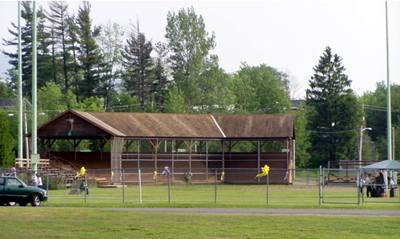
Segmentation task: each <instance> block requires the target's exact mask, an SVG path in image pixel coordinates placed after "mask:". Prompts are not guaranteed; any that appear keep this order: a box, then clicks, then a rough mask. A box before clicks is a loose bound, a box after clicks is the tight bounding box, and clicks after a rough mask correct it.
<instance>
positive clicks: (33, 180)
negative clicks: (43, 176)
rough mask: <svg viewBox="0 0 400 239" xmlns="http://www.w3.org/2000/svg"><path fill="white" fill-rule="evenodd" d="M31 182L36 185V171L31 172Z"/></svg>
mask: <svg viewBox="0 0 400 239" xmlns="http://www.w3.org/2000/svg"><path fill="white" fill-rule="evenodd" d="M31 184H32V186H37V185H38V178H37V176H36V173H33V174H32V178H31Z"/></svg>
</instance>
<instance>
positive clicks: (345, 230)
mask: <svg viewBox="0 0 400 239" xmlns="http://www.w3.org/2000/svg"><path fill="white" fill-rule="evenodd" d="M0 218H2V220H1V223H0V232H1V233H0V235H1V238H2V239H7V238H74V239H78V238H114V239H117V238H174V239H175V238H319V239H320V238H334V239H338V238H368V239H373V238H379V239H382V238H399V235H400V227H399V225H400V218H399V217H382V218H374V217H364V218H361V217H342V218H340V217H331V216H329V217H317V216H316V217H305V216H237V215H193V214H171V213H149V212H146V213H142V212H140V213H139V212H124V211H111V210H106V209H93V208H92V209H88V208H86V209H82V208H45V207H42V208H29V207H28V208H21V207H14V208H7V207H2V208H0Z"/></svg>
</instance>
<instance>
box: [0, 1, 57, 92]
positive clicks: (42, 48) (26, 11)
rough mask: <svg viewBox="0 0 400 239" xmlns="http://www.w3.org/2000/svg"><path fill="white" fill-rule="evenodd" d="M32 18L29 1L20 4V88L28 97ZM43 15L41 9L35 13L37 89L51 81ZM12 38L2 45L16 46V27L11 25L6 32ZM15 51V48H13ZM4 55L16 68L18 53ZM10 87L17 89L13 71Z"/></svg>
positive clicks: (47, 41)
mask: <svg viewBox="0 0 400 239" xmlns="http://www.w3.org/2000/svg"><path fill="white" fill-rule="evenodd" d="M32 17H33V11H32V6H31V2H30V1H23V2H22V10H21V18H22V21H21V32H22V33H21V46H22V88H23V94H24V95H25V96H28V97H30V96H31V93H32V89H31V84H32ZM44 20H45V18H44V14H43V10H42V8H39V9H38V12H37V24H38V25H37V69H38V71H37V72H38V73H37V74H38V75H37V84H38V88H40V87H42V86H43V85H44V84H45V83H46V82H47V81H50V80H52V74H51V71H52V70H51V69H52V66H51V56H50V54H49V45H50V41H49V35H48V34H47V33H46V32H45V26H44ZM8 31H9V33H10V34H11V35H12V36H13V38H12V39H11V40H6V39H3V41H4V44H5V45H7V46H17V45H18V25H17V24H15V23H13V22H12V23H11V28H10V29H9V30H8ZM15 49H16V48H15ZM3 53H4V54H5V55H7V56H8V57H10V61H9V63H10V64H11V65H12V66H13V69H14V70H17V68H18V52H17V49H16V50H15V52H6V51H3ZM9 77H10V81H11V82H10V86H11V87H12V88H13V89H16V88H17V80H18V78H17V77H16V74H14V73H13V70H11V71H9Z"/></svg>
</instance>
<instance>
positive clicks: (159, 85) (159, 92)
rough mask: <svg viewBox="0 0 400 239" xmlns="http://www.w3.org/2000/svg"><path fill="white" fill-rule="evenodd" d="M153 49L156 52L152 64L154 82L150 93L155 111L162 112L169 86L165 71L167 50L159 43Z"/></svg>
mask: <svg viewBox="0 0 400 239" xmlns="http://www.w3.org/2000/svg"><path fill="white" fill-rule="evenodd" d="M154 49H155V51H156V52H157V57H156V58H155V63H154V73H153V77H154V80H153V87H152V90H151V93H152V94H153V96H154V101H155V104H156V108H157V111H159V112H164V110H165V99H166V97H167V93H168V87H169V85H170V81H169V80H168V75H167V71H166V66H167V63H166V55H167V49H166V46H165V45H164V44H162V43H160V42H159V43H157V44H156V46H155V48H154Z"/></svg>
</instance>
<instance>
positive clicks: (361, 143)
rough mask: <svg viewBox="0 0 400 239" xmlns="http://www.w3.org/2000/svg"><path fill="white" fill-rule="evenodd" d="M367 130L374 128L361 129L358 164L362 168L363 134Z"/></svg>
mask: <svg viewBox="0 0 400 239" xmlns="http://www.w3.org/2000/svg"><path fill="white" fill-rule="evenodd" d="M365 130H372V128H363V127H361V128H360V147H359V152H358V162H359V165H360V167H361V161H362V146H363V132H364V131H365Z"/></svg>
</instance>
